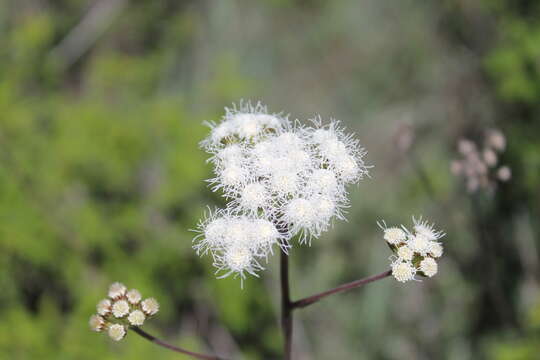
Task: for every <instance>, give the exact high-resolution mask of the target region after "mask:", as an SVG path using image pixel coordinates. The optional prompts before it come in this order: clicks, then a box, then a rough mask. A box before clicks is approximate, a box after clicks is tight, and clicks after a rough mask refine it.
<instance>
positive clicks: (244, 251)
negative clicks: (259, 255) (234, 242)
mask: <svg viewBox="0 0 540 360" xmlns="http://www.w3.org/2000/svg"><path fill="white" fill-rule="evenodd" d="M252 260H253V255H252V254H251V251H250V250H249V248H247V247H243V246H233V247H231V248H230V249H228V250H227V251H226V252H225V263H226V264H227V267H228V268H229V269H230V270H231V271H233V272H237V273H242V272H243V271H247V270H248V269H249V267H250V266H251V261H252Z"/></svg>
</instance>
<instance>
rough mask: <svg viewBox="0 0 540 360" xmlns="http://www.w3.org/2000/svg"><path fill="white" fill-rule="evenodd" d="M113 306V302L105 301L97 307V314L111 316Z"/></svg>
mask: <svg viewBox="0 0 540 360" xmlns="http://www.w3.org/2000/svg"><path fill="white" fill-rule="evenodd" d="M111 306H112V303H111V300H109V299H103V300H101V301H100V302H98V304H97V306H96V309H97V313H98V314H99V315H101V316H106V315H109V314H110V313H111Z"/></svg>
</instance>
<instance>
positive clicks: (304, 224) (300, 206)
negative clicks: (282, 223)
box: [285, 198, 316, 228]
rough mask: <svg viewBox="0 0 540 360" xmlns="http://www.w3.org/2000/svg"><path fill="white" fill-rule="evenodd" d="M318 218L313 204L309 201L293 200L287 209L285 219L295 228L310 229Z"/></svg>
mask: <svg viewBox="0 0 540 360" xmlns="http://www.w3.org/2000/svg"><path fill="white" fill-rule="evenodd" d="M315 218H316V213H315V209H314V208H313V203H312V202H310V201H309V200H306V199H302V198H298V199H294V200H292V201H291V202H290V203H289V204H288V205H287V206H286V207H285V219H286V220H287V222H288V223H290V224H293V226H296V227H301V228H310V227H311V226H312V225H313V223H314V221H315Z"/></svg>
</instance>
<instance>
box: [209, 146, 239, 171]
mask: <svg viewBox="0 0 540 360" xmlns="http://www.w3.org/2000/svg"><path fill="white" fill-rule="evenodd" d="M214 159H215V160H217V161H218V162H219V164H220V165H221V166H223V167H227V166H232V165H237V166H238V165H241V164H242V163H243V162H244V161H245V159H244V149H243V148H242V146H240V145H238V144H232V145H229V146H227V147H225V148H224V149H222V150H220V151H219V152H218V153H217V154H216V156H215V157H214V158H213V159H212V160H214Z"/></svg>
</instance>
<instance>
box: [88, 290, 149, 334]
mask: <svg viewBox="0 0 540 360" xmlns="http://www.w3.org/2000/svg"><path fill="white" fill-rule="evenodd" d="M126 290H127V288H126V286H124V285H123V284H122V283H119V282H115V283H113V284H112V285H111V286H110V287H109V292H108V296H109V297H108V298H107V299H103V300H101V301H100V302H99V303H98V304H97V306H96V309H97V313H98V314H96V315H92V316H91V317H90V320H89V325H90V328H91V329H92V330H93V331H97V332H101V331H103V330H107V331H108V334H109V336H110V337H111V339H113V340H115V341H120V340H122V339H123V338H124V337H125V336H126V331H127V328H128V326H129V325H131V326H141V325H143V324H144V321H145V320H146V319H147V318H148V317H150V316H152V315H155V314H156V313H157V312H158V310H159V305H158V302H157V301H156V300H155V299H154V298H149V299H146V300H144V301H142V302H141V293H140V292H139V290H137V289H131V290H129V291H126Z"/></svg>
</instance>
